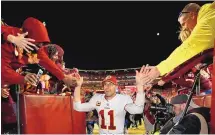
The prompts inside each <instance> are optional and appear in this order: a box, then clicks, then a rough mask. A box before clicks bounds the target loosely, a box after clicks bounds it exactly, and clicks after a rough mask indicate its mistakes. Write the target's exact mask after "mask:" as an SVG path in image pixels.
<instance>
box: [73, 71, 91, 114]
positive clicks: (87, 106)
mask: <svg viewBox="0 0 215 135" xmlns="http://www.w3.org/2000/svg"><path fill="white" fill-rule="evenodd" d="M75 76H76V77H75V78H76V82H77V86H76V87H75V91H74V110H76V111H79V112H88V111H92V110H94V109H95V108H94V105H93V101H94V98H95V97H94V96H93V97H92V98H91V100H90V101H89V102H88V103H81V85H82V84H83V77H80V75H79V74H76V75H75Z"/></svg>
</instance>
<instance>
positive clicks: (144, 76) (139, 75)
mask: <svg viewBox="0 0 215 135" xmlns="http://www.w3.org/2000/svg"><path fill="white" fill-rule="evenodd" d="M148 73H149V68H148V65H146V66H144V65H143V66H142V68H141V69H140V72H139V71H137V70H136V85H141V86H143V85H145V82H149V81H150V78H149V77H148Z"/></svg>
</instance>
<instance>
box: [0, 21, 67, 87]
mask: <svg viewBox="0 0 215 135" xmlns="http://www.w3.org/2000/svg"><path fill="white" fill-rule="evenodd" d="M26 20H27V22H28V23H27V24H28V25H27V26H29V24H30V23H31V20H32V22H34V23H32V24H34V26H32V27H28V28H25V25H23V28H25V30H27V31H28V33H29V34H28V37H29V38H32V39H36V42H37V41H38V42H42V41H44V42H48V41H49V38H48V33H47V30H46V28H45V26H44V25H41V22H40V21H36V22H37V23H35V19H34V18H30V19H29V18H28V19H26ZM24 24H26V23H24ZM36 24H38V26H40V28H38V27H36ZM1 28H2V32H1V33H2V34H3V39H2V40H4V41H5V42H4V43H3V44H2V46H1V55H2V56H1V64H2V65H1V74H2V78H1V79H2V83H3V84H4V83H5V84H23V83H24V76H22V75H20V74H18V73H16V71H15V70H16V69H18V68H19V67H21V66H23V65H26V64H27V63H28V57H27V56H24V55H23V57H22V58H21V59H18V58H17V56H15V53H14V52H15V47H14V45H13V44H11V43H9V42H7V36H8V35H9V34H11V35H15V36H17V33H22V31H21V30H20V29H19V28H15V27H11V26H1ZM34 28H37V29H35V33H36V32H37V33H42V34H38V35H35V34H31V33H33V32H32V30H34ZM38 31H40V32H38ZM42 31H43V32H42ZM30 35H32V37H31V36H30ZM37 54H38V59H39V64H40V65H41V66H43V67H44V68H45V69H46V70H47V71H49V72H50V73H52V74H53V75H55V76H56V77H57V78H58V79H59V80H62V79H63V78H64V73H63V72H62V70H61V69H60V68H59V67H58V66H57V65H56V64H55V63H54V62H53V61H52V60H51V59H49V57H48V55H47V54H48V53H47V50H46V47H45V46H43V47H41V48H40V49H39V50H38V52H37Z"/></svg>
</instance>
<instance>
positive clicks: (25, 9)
mask: <svg viewBox="0 0 215 135" xmlns="http://www.w3.org/2000/svg"><path fill="white" fill-rule="evenodd" d="M193 2H194V1H193ZM188 3H190V2H188V1H180V2H179V1H178V2H177V1H176V2H173V1H172V2H171V1H169V2H168V1H166V2H165V1H160V2H159V1H157V2H156V1H151V2H147V1H141V2H120V1H119V2H111V1H109V2H75V1H64V2H60V1H55V2H48V1H46V2H39V1H37V2H30V1H29V2H15V1H14V2H9V1H8V2H6V1H2V3H1V4H2V9H1V10H2V18H3V19H4V21H5V22H6V23H7V24H8V25H12V26H17V27H21V26H22V23H23V21H24V20H25V19H26V18H27V17H30V16H31V17H35V18H37V19H39V20H41V21H45V22H46V27H47V29H48V32H49V36H50V39H51V41H52V43H55V44H58V45H61V46H62V47H63V49H64V50H65V55H64V60H65V62H66V67H68V68H72V67H77V68H79V69H118V68H135V67H140V66H142V65H143V64H150V65H157V64H158V63H159V62H161V61H162V60H164V59H165V58H166V57H168V56H169V54H170V53H171V52H172V51H173V50H174V49H175V48H176V47H177V46H179V45H180V41H179V40H178V33H177V31H178V30H179V23H178V21H177V18H178V15H179V12H180V11H181V10H182V9H183V8H184V6H185V5H186V4H188ZM195 3H198V4H199V5H203V4H205V3H209V2H199V1H198V2H195ZM157 33H160V35H159V36H157Z"/></svg>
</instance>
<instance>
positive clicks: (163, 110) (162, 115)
mask: <svg viewBox="0 0 215 135" xmlns="http://www.w3.org/2000/svg"><path fill="white" fill-rule="evenodd" d="M155 96H156V97H157V98H158V99H159V100H160V103H151V104H150V108H149V111H150V112H151V114H152V115H154V118H155V125H154V132H156V131H158V130H160V129H161V127H162V126H164V125H165V123H166V122H167V121H168V120H170V119H171V118H172V117H174V111H173V105H172V104H169V103H166V101H165V99H164V98H163V97H162V96H161V95H159V94H156V95H155Z"/></svg>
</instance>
